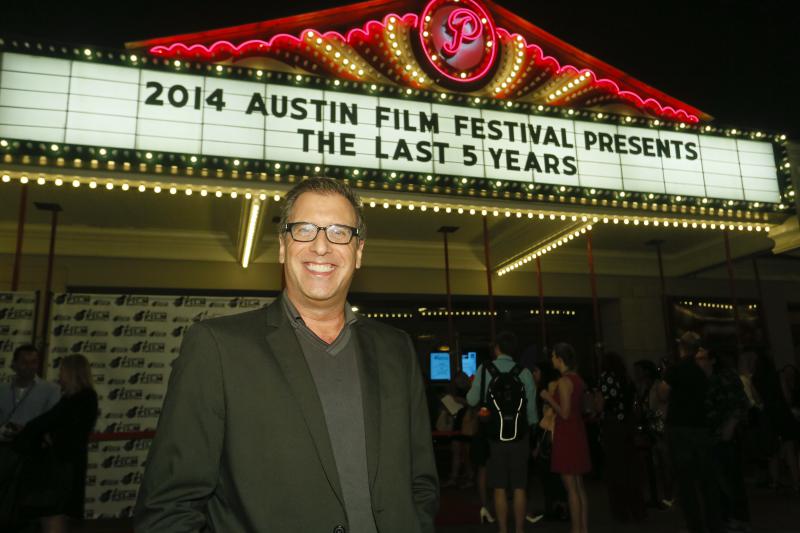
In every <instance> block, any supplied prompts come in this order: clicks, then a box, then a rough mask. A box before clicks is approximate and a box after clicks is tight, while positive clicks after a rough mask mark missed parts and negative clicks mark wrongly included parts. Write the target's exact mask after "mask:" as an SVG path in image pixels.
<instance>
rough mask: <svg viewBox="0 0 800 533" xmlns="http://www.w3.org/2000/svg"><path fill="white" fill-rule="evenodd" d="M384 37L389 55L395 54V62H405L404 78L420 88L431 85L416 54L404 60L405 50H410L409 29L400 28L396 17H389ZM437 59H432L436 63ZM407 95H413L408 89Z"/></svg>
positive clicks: (402, 72)
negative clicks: (415, 56)
mask: <svg viewBox="0 0 800 533" xmlns="http://www.w3.org/2000/svg"><path fill="white" fill-rule="evenodd" d="M384 36H385V40H386V41H388V47H389V53H390V54H394V60H395V61H397V62H398V63H400V64H402V63H404V62H405V68H403V69H401V70H400V72H401V74H402V75H403V77H405V78H406V79H407V80H408V81H411V82H414V83H416V84H417V85H420V86H424V85H430V80H428V79H427V78H426V77H425V76H424V73H423V71H422V67H421V66H420V65H419V63H417V60H416V59H415V58H414V54H407V56H408V59H407V60H404V57H405V56H403V50H406V51H407V50H408V48H409V45H408V29H407V28H405V27H400V25H399V24H397V18H395V17H394V16H391V17H389V23H388V24H387V25H386V29H385V30H384ZM435 57H436V56H434V57H433V58H432V59H433V60H434V61H435V60H436V59H435ZM406 93H407V94H411V92H409V90H408V89H406Z"/></svg>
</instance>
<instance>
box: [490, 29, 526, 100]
mask: <svg viewBox="0 0 800 533" xmlns="http://www.w3.org/2000/svg"><path fill="white" fill-rule="evenodd" d="M521 40H522V36H521V35H518V36H517V41H521ZM517 46H518V47H519V48H520V49H519V50H518V51H517V52H516V54H515V55H516V57H515V58H514V62H513V63H512V64H511V69H510V70H509V71H508V73H507V75H506V77H505V79H504V80H503V81H501V82H500V83H499V84H498V85H496V86H495V87H494V93H495V96H500V94H501V93H503V94H507V93H508V92H509V90H510V89H511V86H512V84H513V83H514V81H515V78H516V77H517V76H518V75H519V70H520V68H522V60H523V59H524V58H525V54H524V52H523V51H522V49H523V48H524V46H523V44H522V42H518V43H517Z"/></svg>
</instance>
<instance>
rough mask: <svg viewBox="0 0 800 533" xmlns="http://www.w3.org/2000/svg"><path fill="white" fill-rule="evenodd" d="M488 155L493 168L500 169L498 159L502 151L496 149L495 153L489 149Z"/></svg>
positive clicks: (492, 149)
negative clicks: (490, 157)
mask: <svg viewBox="0 0 800 533" xmlns="http://www.w3.org/2000/svg"><path fill="white" fill-rule="evenodd" d="M489 155H491V156H492V162H493V163H494V168H500V157H501V156H502V155H503V149H502V148H498V149H497V151H495V149H494V148H489Z"/></svg>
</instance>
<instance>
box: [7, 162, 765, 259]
mask: <svg viewBox="0 0 800 533" xmlns="http://www.w3.org/2000/svg"><path fill="white" fill-rule="evenodd" d="M17 179H18V181H19V182H20V183H22V184H26V183H30V182H31V181H35V182H36V183H37V184H38V185H45V184H47V183H48V182H52V183H53V184H54V185H55V186H57V187H60V186H63V185H66V184H67V181H69V184H70V185H71V186H72V187H74V188H78V187H81V186H84V185H87V186H88V187H89V188H90V189H98V188H99V189H101V190H102V189H105V190H109V191H112V190H115V189H116V188H117V187H118V188H119V189H120V190H122V191H129V190H134V189H135V190H138V191H139V192H145V191H147V190H152V191H153V192H154V193H156V194H159V193H161V192H167V193H169V194H171V195H176V194H178V193H179V192H183V194H185V195H186V196H192V195H193V194H195V193H197V194H199V195H200V196H202V197H205V196H208V195H209V194H213V195H214V196H215V197H217V198H222V197H223V196H229V197H230V198H234V199H235V198H238V197H239V195H242V196H244V198H245V199H248V200H249V199H251V198H253V197H258V199H259V200H262V201H263V200H266V199H267V198H268V197H269V196H270V195H271V196H272V198H273V199H274V200H275V201H276V202H277V201H280V199H281V194H280V193H279V192H269V193H265V192H260V191H252V190H246V189H245V190H244V191H243V190H242V189H241V188H237V187H215V188H214V190H211V189H210V188H206V187H199V188H198V187H197V186H190V185H177V184H170V185H169V186H167V185H162V184H161V183H159V182H138V184H136V183H130V182H128V181H118V180H104V181H100V180H96V179H93V178H73V179H72V180H66V181H65V179H64V178H61V177H55V178H50V179H48V178H45V177H44V176H39V177H38V178H36V179H35V180H32V179H31V178H29V177H28V176H27V175H24V174H23V175H20V176H19V177H18V178H17ZM0 181H2V182H3V183H9V182H11V181H12V177H11V175H9V174H3V175H2V177H1V178H0ZM364 204H365V205H368V206H369V207H371V208H378V207H382V208H384V209H389V208H391V207H394V208H395V209H397V210H402V209H404V208H405V209H407V210H409V211H414V210H416V209H419V210H420V211H422V212H426V211H428V210H429V209H430V210H432V211H433V212H434V213H439V212H440V211H444V212H445V213H447V214H451V213H458V214H459V215H463V214H466V213H468V214H470V215H478V214H480V215H481V216H489V215H491V216H493V217H499V216H501V215H502V216H504V217H506V218H511V217H515V218H523V217H526V218H528V219H533V218H535V217H536V218H538V219H539V220H550V221H558V220H560V221H562V222H563V221H568V220H569V221H572V222H577V221H581V222H584V223H589V224H590V225H591V224H596V223H598V222H603V223H604V224H608V223H613V224H620V223H622V224H624V225H633V226H639V225H642V226H650V225H651V224H652V225H653V226H654V227H665V228H670V227H672V228H684V229H688V228H691V229H712V230H715V229H717V228H719V229H720V230H730V231H748V232H752V231H756V232H760V231H769V228H770V227H771V226H770V225H769V224H761V223H758V224H753V223H750V222H747V223H742V222H735V221H734V222H730V221H705V220H684V219H670V218H656V217H644V216H641V217H635V216H616V215H615V216H602V217H600V216H598V215H585V214H582V215H576V214H571V215H566V214H563V213H557V212H549V213H548V212H541V211H533V210H520V209H515V210H510V209H503V208H498V207H494V208H491V207H476V206H464V205H449V204H443V203H431V204H429V203H426V202H413V201H402V202H400V201H396V200H391V201H390V200H386V199H376V198H366V199H365V200H364ZM586 229H591V228H590V227H587V228H586ZM584 233H585V231H584ZM575 236H577V235H575ZM567 238H569V237H568V236H567ZM573 238H574V236H573ZM556 242H557V241H556ZM548 246H550V247H551V249H552V245H548ZM557 246H560V245H557ZM543 250H545V253H546V251H550V250H547V247H546V246H545V247H544V248H543ZM519 266H521V265H519Z"/></svg>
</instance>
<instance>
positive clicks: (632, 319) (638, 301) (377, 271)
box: [0, 255, 800, 364]
mask: <svg viewBox="0 0 800 533" xmlns="http://www.w3.org/2000/svg"><path fill="white" fill-rule="evenodd" d="M12 265H13V257H12V256H11V255H0V287H2V288H3V289H5V290H7V288H9V287H10V284H11V271H12ZM22 266H23V268H22V275H21V279H20V287H19V288H20V290H39V291H43V289H44V283H45V276H46V266H47V264H46V258H45V257H44V256H38V255H36V256H25V257H24V258H23V262H22ZM766 270H769V269H766ZM762 275H763V274H762ZM704 276H706V277H704V278H675V279H672V278H668V279H667V293H668V294H670V295H676V296H687V297H693V298H703V297H706V298H727V297H728V296H729V285H728V281H727V279H726V278H725V277H724V273H723V272H720V271H715V272H709V273H707V274H704ZM736 276H737V292H738V296H739V297H740V298H743V299H753V300H754V299H757V298H758V292H757V287H756V284H755V282H754V281H753V279H752V277H753V276H752V269H749V268H748V266H747V265H746V264H745V265H740V267H739V268H738V269H737V271H736ZM451 282H452V289H453V293H454V294H476V295H480V294H485V293H486V275H485V273H484V272H481V271H463V270H455V271H453V272H452V275H451ZM492 282H493V284H494V291H495V294H497V295H500V296H530V297H531V299H534V298H536V278H535V275H534V274H532V273H530V272H520V273H515V274H512V275H508V276H504V277H501V278H498V277H496V276H495V277H493V278H492ZM280 283H281V275H280V269H279V265H277V264H272V263H269V264H265V263H256V264H254V265H252V266H251V267H250V268H248V269H247V270H243V269H242V268H241V267H240V266H239V265H238V264H236V263H233V262H227V263H223V262H200V261H164V260H145V259H107V258H87V257H59V258H57V261H56V265H55V269H54V273H53V290H54V291H57V292H58V291H64V290H65V289H66V288H67V287H87V286H90V287H119V288H120V289H123V288H128V287H131V288H136V289H190V290H197V291H200V292H202V291H203V290H252V291H275V290H278V289H279V288H280ZM543 283H544V291H545V295H546V296H549V297H575V298H586V299H588V298H590V297H591V292H590V286H589V279H588V277H587V275H586V274H564V273H555V272H548V271H547V270H546V269H545V270H544V272H543ZM762 287H763V294H764V301H763V312H764V316H765V317H766V321H767V329H768V334H769V338H770V343H771V346H772V347H773V351H774V353H775V356H776V360H777V362H778V363H779V364H784V363H788V362H790V361H793V359H794V354H793V348H792V338H791V331H790V320H789V314H788V312H787V306H788V305H789V304H790V303H800V283H796V282H779V281H769V280H766V281H764V282H763V284H762ZM443 288H444V275H443V272H442V271H441V270H438V269H408V268H385V267H367V268H365V269H364V270H362V271H359V272H358V274H357V275H356V279H355V281H354V282H353V286H352V290H353V291H355V292H372V293H395V294H396V293H404V294H439V293H441V292H442V291H443ZM597 288H598V295H599V297H600V298H602V299H603V301H602V302H601V316H602V325H603V331H604V338H605V342H606V345H607V346H608V347H609V348H610V349H614V350H616V351H619V352H621V353H623V354H624V355H625V356H626V358H627V359H629V360H635V359H639V358H651V359H657V358H658V357H660V356H662V355H663V353H664V350H665V338H664V330H663V326H662V319H661V307H660V305H661V304H660V297H659V283H658V278H656V277H652V276H649V277H645V276H639V277H636V276H610V275H605V276H604V275H601V276H598V282H597ZM587 334H590V332H587Z"/></svg>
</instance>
